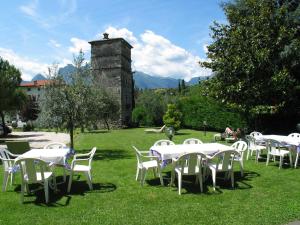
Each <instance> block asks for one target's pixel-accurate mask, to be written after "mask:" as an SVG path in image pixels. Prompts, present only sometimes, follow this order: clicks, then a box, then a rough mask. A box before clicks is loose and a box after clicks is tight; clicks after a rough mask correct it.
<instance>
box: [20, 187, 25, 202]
mask: <svg viewBox="0 0 300 225" xmlns="http://www.w3.org/2000/svg"><path fill="white" fill-rule="evenodd" d="M24 192H25V184H24V182H22V183H21V203H23V202H24Z"/></svg>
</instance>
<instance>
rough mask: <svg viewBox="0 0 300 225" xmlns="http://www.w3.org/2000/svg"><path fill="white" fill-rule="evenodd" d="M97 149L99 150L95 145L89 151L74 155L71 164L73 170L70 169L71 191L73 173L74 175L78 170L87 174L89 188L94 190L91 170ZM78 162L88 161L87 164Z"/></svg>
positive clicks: (69, 186)
mask: <svg viewBox="0 0 300 225" xmlns="http://www.w3.org/2000/svg"><path fill="white" fill-rule="evenodd" d="M96 150H97V148H96V147H94V148H93V149H92V150H91V151H90V152H89V153H86V154H76V155H74V158H73V161H72V164H71V170H70V178H69V184H68V192H70V191H71V185H72V179H73V175H74V173H77V172H83V173H84V174H85V175H86V177H87V182H88V185H89V188H90V190H93V184H92V174H91V171H92V160H93V157H94V155H95V152H96ZM78 162H86V164H87V165H86V164H78Z"/></svg>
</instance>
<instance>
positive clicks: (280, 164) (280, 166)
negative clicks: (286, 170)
mask: <svg viewBox="0 0 300 225" xmlns="http://www.w3.org/2000/svg"><path fill="white" fill-rule="evenodd" d="M279 159H280V161H279V169H281V168H282V161H283V157H282V156H280V158H279Z"/></svg>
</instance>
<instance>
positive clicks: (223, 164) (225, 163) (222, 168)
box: [207, 150, 239, 191]
mask: <svg viewBox="0 0 300 225" xmlns="http://www.w3.org/2000/svg"><path fill="white" fill-rule="evenodd" d="M236 155H239V153H238V152H237V151H235V150H226V151H221V152H218V153H216V154H215V155H214V156H212V157H207V158H208V159H209V160H210V161H211V162H208V164H207V167H208V168H209V169H210V171H211V174H212V180H213V189H214V191H215V190H216V174H217V173H218V172H227V173H228V175H229V177H230V178H231V185H232V187H234V173H233V162H234V160H233V159H234V158H235V156H236ZM213 160H216V162H212V161H213Z"/></svg>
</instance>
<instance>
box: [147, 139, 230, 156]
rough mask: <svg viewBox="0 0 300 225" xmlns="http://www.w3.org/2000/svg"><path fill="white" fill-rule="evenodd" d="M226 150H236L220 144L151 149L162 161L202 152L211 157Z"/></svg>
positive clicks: (155, 147)
mask: <svg viewBox="0 0 300 225" xmlns="http://www.w3.org/2000/svg"><path fill="white" fill-rule="evenodd" d="M224 150H234V148H232V147H231V146H227V145H222V144H219V143H205V144H179V145H163V146H152V147H151V148H150V151H151V152H152V154H153V155H157V153H158V154H159V155H160V157H161V160H168V159H172V158H176V157H178V156H180V155H182V154H186V153H194V152H201V153H203V154H206V155H210V154H215V153H217V152H219V151H224Z"/></svg>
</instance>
